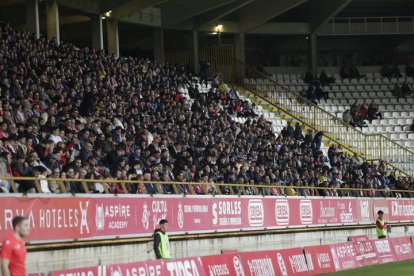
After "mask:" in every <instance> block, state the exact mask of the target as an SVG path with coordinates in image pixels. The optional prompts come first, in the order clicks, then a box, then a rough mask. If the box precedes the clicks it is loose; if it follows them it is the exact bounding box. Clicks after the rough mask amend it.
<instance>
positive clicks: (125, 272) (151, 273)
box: [99, 263, 162, 276]
mask: <svg viewBox="0 0 414 276" xmlns="http://www.w3.org/2000/svg"><path fill="white" fill-rule="evenodd" d="M137 265H138V264H137ZM140 265H142V266H136V267H132V268H122V267H120V266H117V267H113V266H108V267H107V266H100V267H99V269H100V270H99V276H105V275H106V271H107V269H108V268H109V271H110V275H109V276H115V275H120V276H161V272H162V266H161V265H149V264H147V263H145V264H142V263H141V264H140ZM134 266H135V265H134Z"/></svg>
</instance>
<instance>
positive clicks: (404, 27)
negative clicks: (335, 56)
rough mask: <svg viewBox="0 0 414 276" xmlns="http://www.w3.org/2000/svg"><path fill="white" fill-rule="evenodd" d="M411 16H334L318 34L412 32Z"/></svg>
mask: <svg viewBox="0 0 414 276" xmlns="http://www.w3.org/2000/svg"><path fill="white" fill-rule="evenodd" d="M413 33H414V17H413V16H381V17H340V18H339V17H335V18H333V19H332V20H331V21H330V22H328V23H327V24H325V25H324V26H323V27H322V28H321V30H320V31H319V32H318V35H389V34H413Z"/></svg>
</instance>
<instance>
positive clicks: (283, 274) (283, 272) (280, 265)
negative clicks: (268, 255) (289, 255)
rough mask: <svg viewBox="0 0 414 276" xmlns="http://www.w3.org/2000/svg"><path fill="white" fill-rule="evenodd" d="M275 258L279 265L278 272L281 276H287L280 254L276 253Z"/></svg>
mask: <svg viewBox="0 0 414 276" xmlns="http://www.w3.org/2000/svg"><path fill="white" fill-rule="evenodd" d="M276 258H277V263H278V264H279V268H280V272H281V273H282V276H287V275H288V271H287V268H286V264H285V261H284V260H283V257H282V254H280V253H279V252H278V253H277V254H276Z"/></svg>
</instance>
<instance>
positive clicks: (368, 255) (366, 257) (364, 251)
mask: <svg viewBox="0 0 414 276" xmlns="http://www.w3.org/2000/svg"><path fill="white" fill-rule="evenodd" d="M367 238H368V237H367ZM355 247H356V250H357V260H358V263H359V266H367V265H374V264H379V260H378V257H377V253H376V252H375V249H374V246H373V245H372V242H371V241H370V240H368V239H366V240H363V239H361V240H358V241H355Z"/></svg>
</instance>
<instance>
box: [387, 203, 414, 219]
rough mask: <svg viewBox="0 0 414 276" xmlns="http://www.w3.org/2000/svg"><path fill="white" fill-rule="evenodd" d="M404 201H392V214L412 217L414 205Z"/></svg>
mask: <svg viewBox="0 0 414 276" xmlns="http://www.w3.org/2000/svg"><path fill="white" fill-rule="evenodd" d="M403 202H404V201H392V202H391V206H392V208H391V214H392V215H393V216H404V217H411V219H412V217H413V216H414V205H412V204H411V202H410V201H409V202H410V204H404V203H403Z"/></svg>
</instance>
